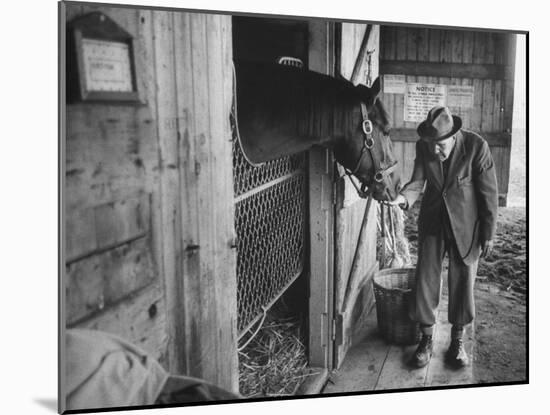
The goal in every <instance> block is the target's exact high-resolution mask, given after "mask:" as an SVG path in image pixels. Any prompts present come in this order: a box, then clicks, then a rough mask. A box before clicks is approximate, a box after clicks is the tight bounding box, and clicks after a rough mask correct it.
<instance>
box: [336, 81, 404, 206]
mask: <svg viewBox="0 0 550 415" xmlns="http://www.w3.org/2000/svg"><path fill="white" fill-rule="evenodd" d="M354 92H355V94H353V95H354V101H355V105H354V106H353V109H352V114H353V115H352V117H351V123H350V126H349V130H348V131H347V134H346V135H345V136H344V137H343V139H340V140H337V141H335V143H334V145H333V146H332V150H333V152H334V156H335V158H336V160H337V161H338V162H339V163H340V164H341V165H342V166H344V168H345V169H346V171H347V172H348V173H349V174H352V175H353V176H355V177H356V178H357V179H358V180H359V181H360V182H361V184H362V186H361V187H362V189H364V188H368V189H369V192H371V194H372V195H373V197H374V198H375V199H376V200H381V201H382V200H393V199H395V198H396V197H397V194H398V192H399V190H400V188H401V180H400V175H399V172H398V170H397V169H396V167H397V159H396V157H395V155H394V153H393V147H392V142H391V139H390V118H389V114H388V112H387V111H386V109H385V108H384V104H383V103H382V101H381V100H380V79H379V78H376V80H375V81H374V83H373V85H372V87H370V88H369V87H367V86H365V85H361V84H359V85H357V86H355V90H354ZM361 106H363V108H362V109H361ZM358 191H360V190H359V189H358ZM360 192H361V191H360Z"/></svg>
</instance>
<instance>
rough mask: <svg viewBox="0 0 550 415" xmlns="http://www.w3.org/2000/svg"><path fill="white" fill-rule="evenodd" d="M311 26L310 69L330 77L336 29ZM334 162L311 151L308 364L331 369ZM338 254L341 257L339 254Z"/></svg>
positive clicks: (323, 151)
mask: <svg viewBox="0 0 550 415" xmlns="http://www.w3.org/2000/svg"><path fill="white" fill-rule="evenodd" d="M308 26H309V64H310V69H312V70H315V71H318V72H321V73H325V74H330V73H331V65H330V61H331V59H332V58H331V54H332V53H333V44H332V43H331V36H333V33H334V28H333V26H332V24H330V23H328V22H325V21H322V20H311V21H310V22H309V24H308ZM334 175H335V172H334V161H333V158H332V154H331V153H330V152H329V151H327V150H326V149H322V148H313V149H312V150H311V151H310V152H309V189H308V190H309V215H310V218H309V239H310V259H309V261H310V263H309V264H310V279H309V288H310V297H309V304H308V306H309V356H308V358H309V364H310V366H317V367H323V368H332V365H333V360H332V355H333V343H332V341H331V340H330V339H331V330H332V327H331V326H330V323H331V322H332V318H333V313H334V306H335V304H334V301H333V299H334V291H333V290H334V288H335V286H334V285H335V280H334V279H335V275H334V257H335V254H334V249H335V247H334V245H333V244H334V240H333V238H334V220H335V217H334V205H333V197H334V195H333V185H334V184H333V180H334ZM337 255H338V254H337Z"/></svg>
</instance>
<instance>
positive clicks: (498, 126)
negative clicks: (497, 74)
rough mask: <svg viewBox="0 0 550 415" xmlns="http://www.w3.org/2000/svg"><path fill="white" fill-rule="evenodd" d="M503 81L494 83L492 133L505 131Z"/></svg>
mask: <svg viewBox="0 0 550 415" xmlns="http://www.w3.org/2000/svg"><path fill="white" fill-rule="evenodd" d="M502 86H503V85H502V81H501V80H498V79H496V80H495V81H494V91H493V126H492V127H491V130H492V131H504V117H503V115H504V107H503V105H502Z"/></svg>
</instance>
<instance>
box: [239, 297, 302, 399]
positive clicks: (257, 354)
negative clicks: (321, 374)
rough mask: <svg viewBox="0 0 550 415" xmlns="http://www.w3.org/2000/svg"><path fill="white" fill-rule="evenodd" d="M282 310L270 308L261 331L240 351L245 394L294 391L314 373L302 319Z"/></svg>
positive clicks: (273, 393)
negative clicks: (310, 365)
mask: <svg viewBox="0 0 550 415" xmlns="http://www.w3.org/2000/svg"><path fill="white" fill-rule="evenodd" d="M274 308H275V307H274ZM280 314H281V313H280V307H279V309H277V308H276V309H275V310H273V311H270V312H269V313H268V316H267V318H266V321H265V322H264V324H263V326H262V328H261V329H260V331H259V332H258V333H257V334H256V336H255V337H254V338H253V339H252V341H251V342H250V343H249V344H248V345H247V346H246V348H244V349H243V350H242V351H240V352H239V389H240V393H241V395H243V396H244V397H246V398H253V397H254V398H256V397H268V396H284V395H293V394H294V393H295V392H296V390H297V389H298V387H299V386H300V384H301V383H302V382H303V381H304V379H305V378H306V377H307V376H310V375H311V374H310V373H309V371H308V368H307V357H306V347H305V345H304V340H303V336H302V330H301V326H302V324H301V319H300V318H299V317H297V316H290V317H281V315H280ZM248 335H250V333H248V334H247V335H245V336H244V337H247V336H248ZM244 341H246V340H244Z"/></svg>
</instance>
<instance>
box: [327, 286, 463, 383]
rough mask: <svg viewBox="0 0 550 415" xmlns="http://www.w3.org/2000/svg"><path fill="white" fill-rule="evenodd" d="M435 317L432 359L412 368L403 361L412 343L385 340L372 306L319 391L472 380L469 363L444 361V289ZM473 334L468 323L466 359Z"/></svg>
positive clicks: (446, 344) (446, 325) (446, 340)
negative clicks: (455, 364)
mask: <svg viewBox="0 0 550 415" xmlns="http://www.w3.org/2000/svg"><path fill="white" fill-rule="evenodd" d="M437 320H438V323H437V325H436V330H435V333H434V352H433V355H432V359H431V361H430V363H429V364H428V365H427V366H426V367H424V368H422V369H413V368H410V367H409V366H408V365H407V361H408V359H409V358H410V356H411V355H412V354H413V352H414V350H415V349H416V346H396V345H389V344H387V343H386V342H385V341H384V340H383V339H382V338H381V337H380V335H379V333H378V328H377V323H376V310H373V312H372V313H371V315H370V317H369V319H368V321H367V324H366V326H365V327H364V329H363V330H362V333H361V335H360V337H359V338H360V339H362V340H360V341H359V342H358V343H357V344H355V345H354V346H352V347H351V348H350V350H349V352H348V355H347V356H346V359H345V360H344V363H343V364H342V366H341V367H340V369H339V370H337V371H334V372H332V373H331V375H330V377H329V381H328V382H327V384H326V386H325V388H324V389H323V393H324V394H330V393H341V392H355V391H373V390H389V389H410V388H419V387H429V386H444V385H467V384H472V383H473V367H472V363H470V365H469V366H467V367H465V368H463V369H460V370H453V369H451V368H449V367H447V366H446V365H445V363H444V354H445V351H446V350H447V348H448V347H449V341H450V334H451V326H450V324H449V323H448V322H447V296H446V293H443V295H442V299H441V303H440V306H439V311H438V318H437ZM473 338H474V336H473V324H472V325H470V327H469V328H468V329H467V331H466V333H465V336H464V343H465V347H466V350H467V352H468V355H469V356H470V362H471V361H472V356H473V347H474V341H473Z"/></svg>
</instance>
